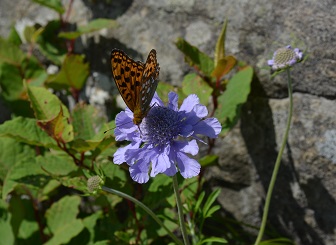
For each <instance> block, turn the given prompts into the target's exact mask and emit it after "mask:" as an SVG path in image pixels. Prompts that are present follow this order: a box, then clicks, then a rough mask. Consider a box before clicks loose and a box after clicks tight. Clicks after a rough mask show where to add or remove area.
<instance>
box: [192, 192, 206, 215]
mask: <svg viewBox="0 0 336 245" xmlns="http://www.w3.org/2000/svg"><path fill="white" fill-rule="evenodd" d="M204 196H205V192H204V191H202V192H201V194H200V195H199V197H198V198H197V201H196V204H195V207H194V212H195V213H197V212H200V211H201V209H200V207H201V204H202V202H203V199H204Z"/></svg>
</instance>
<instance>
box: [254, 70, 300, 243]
mask: <svg viewBox="0 0 336 245" xmlns="http://www.w3.org/2000/svg"><path fill="white" fill-rule="evenodd" d="M287 82H288V97H289V112H288V118H287V126H286V131H285V135H284V136H283V139H282V144H281V147H280V150H279V153H278V156H277V159H276V161H275V165H274V170H273V173H272V178H271V182H270V184H269V187H268V191H267V196H266V201H265V207H264V212H263V217H262V221H261V226H260V230H259V234H258V237H257V240H256V241H255V243H254V245H259V243H260V241H261V239H262V237H263V235H264V231H265V227H266V222H267V216H268V211H269V206H270V203H271V197H272V193H273V188H274V184H275V181H276V178H277V175H278V172H279V167H280V163H281V158H282V154H283V151H284V149H285V146H286V142H287V138H288V132H289V128H290V125H291V121H292V114H293V92H292V82H291V77H290V71H289V68H288V69H287Z"/></svg>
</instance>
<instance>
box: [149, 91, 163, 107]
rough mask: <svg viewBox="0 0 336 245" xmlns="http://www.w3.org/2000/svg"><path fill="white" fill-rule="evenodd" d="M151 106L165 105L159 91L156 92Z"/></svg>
mask: <svg viewBox="0 0 336 245" xmlns="http://www.w3.org/2000/svg"><path fill="white" fill-rule="evenodd" d="M150 105H151V106H164V103H163V101H162V100H161V99H160V97H159V95H158V94H157V92H155V93H154V96H153V99H152V101H151V103H150Z"/></svg>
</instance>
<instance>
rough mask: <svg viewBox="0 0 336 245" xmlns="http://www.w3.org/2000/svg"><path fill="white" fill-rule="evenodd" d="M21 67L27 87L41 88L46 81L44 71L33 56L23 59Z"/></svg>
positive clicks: (46, 76)
mask: <svg viewBox="0 0 336 245" xmlns="http://www.w3.org/2000/svg"><path fill="white" fill-rule="evenodd" d="M21 65H22V67H21V69H22V70H23V71H24V79H25V80H26V81H27V83H29V85H34V86H42V85H43V83H44V82H45V81H46V80H47V78H48V74H47V72H46V70H45V69H44V68H43V66H42V65H41V64H40V63H39V61H38V60H37V59H36V58H35V57H34V56H31V57H30V58H26V59H24V61H23V62H22V64H21Z"/></svg>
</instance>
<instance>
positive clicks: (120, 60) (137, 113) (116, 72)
mask: <svg viewBox="0 0 336 245" xmlns="http://www.w3.org/2000/svg"><path fill="white" fill-rule="evenodd" d="M111 66H112V74H113V78H114V81H115V83H116V85H117V87H118V90H119V93H120V95H121V97H122V98H123V100H124V101H125V103H126V105H127V107H128V108H129V109H130V110H131V111H132V112H133V123H134V124H135V125H138V126H139V124H140V123H141V122H142V119H143V118H144V117H146V115H147V113H148V111H149V110H150V103H151V101H152V99H153V96H154V93H155V91H156V88H157V85H158V83H159V81H158V76H159V71H160V66H159V63H158V62H157V60H156V51H155V49H152V50H151V51H150V52H149V54H148V57H147V60H146V63H142V62H141V61H134V60H133V59H131V58H130V57H129V56H128V55H127V54H126V53H125V52H123V51H121V50H119V49H114V50H112V53H111Z"/></svg>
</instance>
